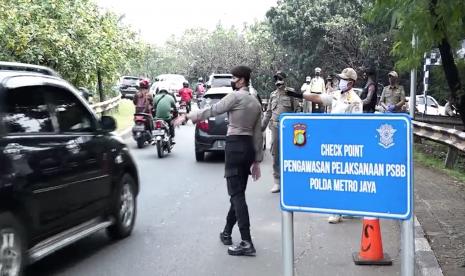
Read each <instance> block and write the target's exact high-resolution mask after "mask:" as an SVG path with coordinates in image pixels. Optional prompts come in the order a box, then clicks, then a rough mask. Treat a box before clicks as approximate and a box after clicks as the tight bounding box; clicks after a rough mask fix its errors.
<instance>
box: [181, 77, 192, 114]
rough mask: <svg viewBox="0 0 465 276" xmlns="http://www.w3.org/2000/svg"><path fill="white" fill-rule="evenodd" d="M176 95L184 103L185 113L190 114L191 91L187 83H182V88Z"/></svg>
mask: <svg viewBox="0 0 465 276" xmlns="http://www.w3.org/2000/svg"><path fill="white" fill-rule="evenodd" d="M178 93H179V96H180V97H181V102H185V103H186V107H187V113H189V112H191V101H192V89H190V88H189V83H188V82H187V81H185V82H183V83H182V88H181V89H180V90H179V92H178Z"/></svg>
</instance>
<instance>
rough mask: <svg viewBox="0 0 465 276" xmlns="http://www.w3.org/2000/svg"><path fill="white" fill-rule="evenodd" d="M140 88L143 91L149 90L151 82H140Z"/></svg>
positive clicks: (144, 80) (143, 80)
mask: <svg viewBox="0 0 465 276" xmlns="http://www.w3.org/2000/svg"><path fill="white" fill-rule="evenodd" d="M139 88H141V89H148V88H149V81H148V80H146V79H142V80H140V81H139Z"/></svg>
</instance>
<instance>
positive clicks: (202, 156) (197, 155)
mask: <svg viewBox="0 0 465 276" xmlns="http://www.w3.org/2000/svg"><path fill="white" fill-rule="evenodd" d="M204 159H205V153H204V152H203V151H196V152H195V160H197V162H201V161H203V160H204Z"/></svg>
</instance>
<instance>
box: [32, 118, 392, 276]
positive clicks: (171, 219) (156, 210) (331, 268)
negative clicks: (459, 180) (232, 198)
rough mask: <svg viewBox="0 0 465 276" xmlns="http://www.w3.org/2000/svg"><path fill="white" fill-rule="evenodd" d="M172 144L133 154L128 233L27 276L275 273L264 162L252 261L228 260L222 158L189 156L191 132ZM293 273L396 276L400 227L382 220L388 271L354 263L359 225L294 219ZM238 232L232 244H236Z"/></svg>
mask: <svg viewBox="0 0 465 276" xmlns="http://www.w3.org/2000/svg"><path fill="white" fill-rule="evenodd" d="M176 141H177V144H176V146H175V148H174V150H173V152H172V153H171V154H169V155H168V156H166V157H165V158H163V159H159V158H158V157H157V155H156V148H155V147H152V146H148V147H146V148H144V149H137V148H136V145H135V143H134V142H133V141H132V140H128V144H129V147H130V148H131V151H132V154H133V156H134V157H135V158H136V160H137V163H138V166H139V173H140V180H141V193H140V195H139V198H138V215H137V221H136V226H135V228H134V231H133V233H132V235H131V236H130V237H129V238H127V239H125V240H122V241H118V242H112V241H110V240H109V239H108V238H107V237H106V235H105V233H104V231H102V232H101V233H97V234H95V235H92V236H90V237H88V238H86V239H84V240H82V241H80V242H78V243H76V244H74V245H72V246H70V247H68V248H65V249H63V250H61V251H59V252H56V253H55V254H53V255H51V256H49V257H47V258H45V259H43V260H42V261H40V262H38V263H36V264H34V265H32V266H30V267H29V268H28V270H27V273H26V275H27V276H31V275H47V276H48V275H76V276H78V275H86V276H93V275H111V276H118V275H132V276H137V275H221V276H223V275H267V276H269V275H282V258H281V214H280V205H279V194H271V193H270V192H269V189H270V188H271V184H272V176H271V157H270V155H269V152H267V154H266V156H265V160H264V162H263V163H262V175H263V177H262V179H260V180H259V181H257V182H252V181H250V182H249V186H248V190H247V193H246V196H247V202H248V205H249V211H250V217H251V225H252V228H251V231H252V236H253V240H254V244H255V247H256V249H257V256H256V257H233V256H229V255H228V254H227V252H226V251H227V247H226V246H224V245H222V244H221V243H220V241H219V238H218V235H219V232H220V231H221V230H222V228H223V226H224V222H225V215H226V212H227V210H228V207H229V198H228V196H227V191H226V186H225V181H224V179H223V165H224V155H221V154H210V155H208V156H207V158H206V161H205V162H200V163H199V162H196V161H195V158H194V127H193V126H192V125H191V124H188V125H186V126H182V127H181V129H177V137H176ZM294 218H295V230H294V231H295V267H296V275H398V274H400V273H399V271H400V263H399V259H398V258H399V240H400V238H399V234H398V232H399V225H398V223H397V222H395V221H383V222H382V230H383V241H384V250H385V251H386V252H388V253H389V254H390V255H391V257H392V258H393V259H394V265H393V266H390V267H366V266H355V265H354V264H353V261H352V257H351V254H352V252H355V251H358V249H359V247H360V236H361V223H360V220H359V219H347V220H344V222H343V223H342V224H338V225H330V224H328V223H327V221H326V218H327V216H326V215H314V214H295V216H294ZM238 232H239V231H238V229H237V228H235V229H234V232H233V241H234V242H238V241H240V240H239V238H240V236H239V233H238Z"/></svg>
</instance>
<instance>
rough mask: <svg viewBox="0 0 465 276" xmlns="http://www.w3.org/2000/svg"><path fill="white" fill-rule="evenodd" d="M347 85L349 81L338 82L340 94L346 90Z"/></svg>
mask: <svg viewBox="0 0 465 276" xmlns="http://www.w3.org/2000/svg"><path fill="white" fill-rule="evenodd" d="M348 83H349V81H347V80H340V81H339V89H340V90H341V91H342V92H346V91H347V90H348V89H347V88H348V87H347V84H348Z"/></svg>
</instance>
